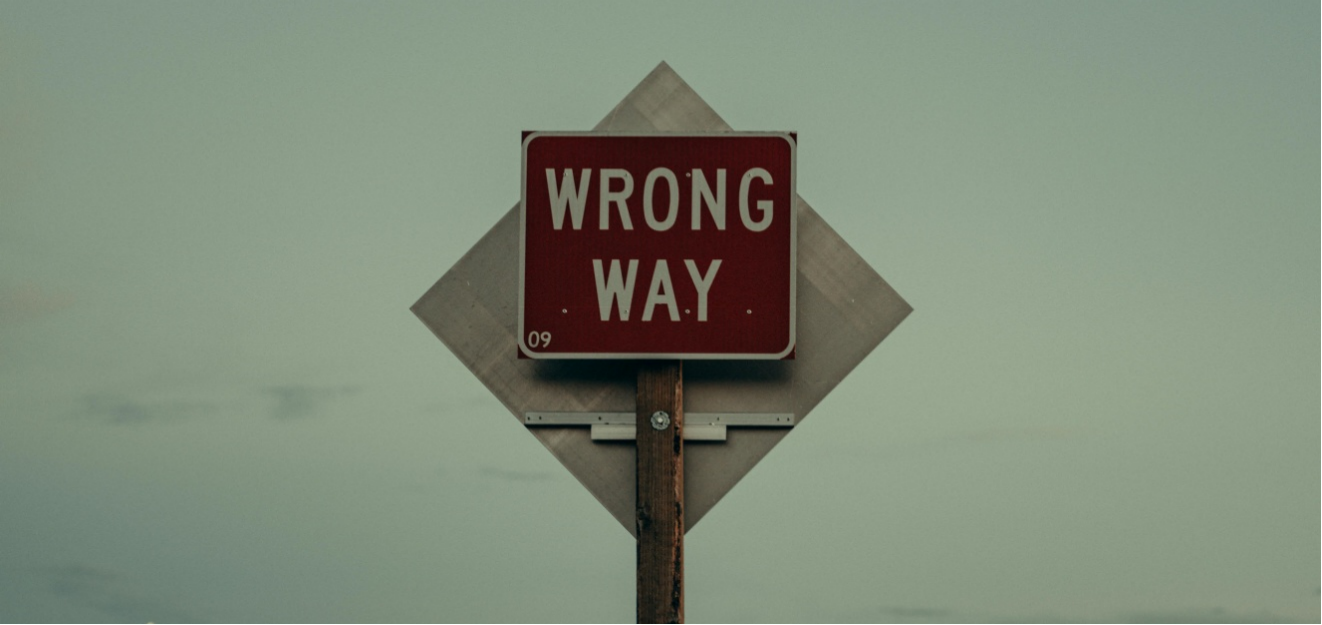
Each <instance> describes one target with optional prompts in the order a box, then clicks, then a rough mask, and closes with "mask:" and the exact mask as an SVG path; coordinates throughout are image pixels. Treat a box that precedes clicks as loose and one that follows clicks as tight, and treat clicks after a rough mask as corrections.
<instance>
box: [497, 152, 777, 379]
mask: <svg viewBox="0 0 1322 625" xmlns="http://www.w3.org/2000/svg"><path fill="white" fill-rule="evenodd" d="M794 162H795V137H794V135H792V134H789V133H765V132H763V133H748V132H725V133H704V134H676V133H663V134H658V133H651V134H623V133H610V134H602V133H565V132H559V133H544V132H534V133H526V135H525V137H524V141H523V181H522V182H523V185H522V201H521V203H520V206H521V210H520V227H521V232H520V266H519V331H518V337H519V348H520V352H521V354H522V355H523V356H526V357H531V358H593V359H599V358H684V359H690V360H691V359H721V360H740V359H781V358H785V357H787V356H789V355H790V354H791V352H792V350H793V349H794V321H795V314H794V305H795V297H794V286H795V232H796V227H795V212H794V198H795V176H794V173H795V172H794Z"/></svg>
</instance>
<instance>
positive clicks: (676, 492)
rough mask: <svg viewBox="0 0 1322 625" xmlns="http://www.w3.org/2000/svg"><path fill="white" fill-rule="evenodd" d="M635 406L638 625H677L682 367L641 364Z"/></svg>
mask: <svg viewBox="0 0 1322 625" xmlns="http://www.w3.org/2000/svg"><path fill="white" fill-rule="evenodd" d="M637 406H638V414H637V429H638V434H637V438H638V499H637V504H638V507H637V520H636V521H635V523H636V527H637V530H638V622H639V623H683V622H684V367H683V364H682V363H681V362H680V361H678V360H664V361H647V362H643V363H641V364H640V365H639V368H638V403H637ZM657 413H664V415H665V416H664V417H663V416H662V415H661V414H657ZM654 415H655V418H654ZM667 420H668V423H665V422H666V421H667ZM662 424H664V426H665V427H664V428H662V429H657V427H656V426H659V425H662Z"/></svg>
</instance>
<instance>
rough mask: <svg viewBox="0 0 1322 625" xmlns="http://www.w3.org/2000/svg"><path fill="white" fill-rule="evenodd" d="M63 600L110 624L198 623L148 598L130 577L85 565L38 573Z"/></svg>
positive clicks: (188, 614)
mask: <svg viewBox="0 0 1322 625" xmlns="http://www.w3.org/2000/svg"><path fill="white" fill-rule="evenodd" d="M36 573H37V574H38V575H40V576H42V577H44V578H45V584H46V588H47V589H48V590H49V591H50V592H51V594H53V595H55V596H56V597H58V598H59V599H60V600H63V601H66V602H68V603H70V604H72V605H76V606H79V607H82V608H86V609H90V610H93V611H96V612H98V613H100V614H103V615H105V616H106V620H108V621H126V622H139V623H150V622H171V623H197V622H200V621H199V619H198V618H197V615H196V614H191V613H189V612H188V611H186V610H183V609H181V608H180V607H178V606H175V605H172V604H170V603H169V602H168V601H163V600H160V599H157V598H153V597H151V596H149V595H148V594H147V593H144V592H143V591H142V590H141V589H140V588H137V587H136V585H135V584H133V581H132V580H131V579H129V577H128V576H127V575H125V574H124V573H121V572H119V571H115V570H112V569H107V568H104V567H98V566H92V565H88V564H82V563H73V564H64V565H59V566H52V567H45V568H39V569H36Z"/></svg>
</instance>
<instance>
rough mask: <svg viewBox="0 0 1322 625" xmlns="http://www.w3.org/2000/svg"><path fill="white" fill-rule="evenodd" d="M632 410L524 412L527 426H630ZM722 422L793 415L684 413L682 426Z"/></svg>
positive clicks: (769, 423)
mask: <svg viewBox="0 0 1322 625" xmlns="http://www.w3.org/2000/svg"><path fill="white" fill-rule="evenodd" d="M636 419H637V417H636V416H635V415H634V413H632V412H525V413H523V422H524V423H525V424H527V425H550V426H556V425H633V424H634V422H635V420H636ZM694 425H724V426H735V427H759V428H768V427H771V428H775V427H782V428H787V427H792V426H793V425H794V414H793V413H789V412H686V413H684V427H690V426H694Z"/></svg>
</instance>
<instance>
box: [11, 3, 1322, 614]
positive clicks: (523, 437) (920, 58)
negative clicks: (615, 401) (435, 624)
mask: <svg viewBox="0 0 1322 625" xmlns="http://www.w3.org/2000/svg"><path fill="white" fill-rule="evenodd" d="M1318 24H1319V9H1318V6H1317V4H1316V3H1312V2H1271V3H1247V2H1241V3H1213V2H1191V3H1175V2H1163V3H1120V2H1108V3H971V4H964V3H856V4H852V3H851V4H845V3H812V4H808V3H804V4H771V3H723V4H716V5H709V4H702V3H697V4H681V3H664V4H662V3H652V4H648V5H643V4H622V3H599V4H598V3H586V4H585V3H572V4H571V3H555V4H552V3H545V4H525V3H482V4H477V3H472V4H448V3H438V2H430V3H373V4H368V3H353V4H350V3H329V2H323V3H299V4H295V3H256V2H254V3H238V2H231V3H129V2H120V3H60V2H31V3H30V2H12V1H4V2H0V502H3V512H0V621H127V622H145V621H157V622H160V621H277V622H278V621H365V620H369V621H416V620H425V621H630V620H632V619H633V601H634V597H633V584H634V580H633V575H634V560H633V558H634V550H633V544H632V538H631V537H630V536H629V534H628V533H627V532H625V531H624V530H622V529H621V528H620V526H619V524H618V523H617V522H616V521H615V520H614V519H613V518H612V517H611V516H610V515H609V514H608V513H606V511H605V510H604V509H602V508H601V506H600V505H599V504H598V503H597V502H596V501H595V500H594V499H593V498H592V497H591V496H590V495H589V494H588V493H587V491H585V490H584V489H583V488H582V487H581V486H579V484H578V483H577V482H576V481H575V480H574V479H573V478H572V477H571V476H570V475H569V474H568V473H567V472H566V471H565V470H564V469H563V468H562V467H560V466H559V463H558V462H556V461H555V459H554V458H553V457H552V456H551V455H550V454H549V453H547V452H546V451H545V449H543V448H542V446H541V445H540V443H538V442H537V441H536V440H535V439H534V438H533V437H532V436H530V435H528V434H527V433H526V432H525V431H523V427H522V426H521V425H519V424H518V423H517V422H516V421H515V419H514V418H512V417H511V416H510V415H509V413H508V412H507V411H505V409H504V408H503V407H502V406H501V405H500V404H499V403H498V402H497V401H496V400H495V399H494V398H493V397H492V396H491V395H490V394H489V393H488V391H487V390H486V389H485V388H484V387H483V386H482V384H481V383H480V382H478V381H477V379H476V378H474V377H473V375H471V374H470V373H469V372H468V371H467V370H466V369H465V368H464V367H463V365H461V364H460V363H459V362H458V361H457V360H456V359H455V358H454V357H453V356H452V355H451V354H450V353H449V352H448V350H447V349H446V348H445V347H444V345H442V344H441V343H440V342H439V341H437V340H436V339H435V338H434V337H433V336H432V335H431V333H430V332H428V331H427V330H426V328H425V327H423V326H422V324H421V323H419V322H418V321H417V319H416V318H415V317H414V316H413V315H412V314H411V313H410V312H409V310H408V307H409V305H410V304H412V303H413V302H414V301H415V300H416V299H417V298H418V297H419V296H420V295H421V294H422V293H423V291H425V290H426V289H427V288H428V287H429V286H430V285H431V284H432V283H433V282H434V281H435V280H436V279H437V278H439V277H440V276H441V275H442V274H443V273H444V272H445V271H446V270H447V269H448V268H449V267H450V266H451V265H452V264H453V263H454V262H455V261H456V260H457V259H458V258H459V257H460V256H461V255H462V254H463V253H464V252H465V251H466V250H467V249H469V248H470V247H471V246H472V245H473V244H474V243H475V242H476V241H477V240H478V239H479V238H480V237H481V236H482V234H483V233H485V232H486V231H487V229H489V228H490V227H491V226H492V225H493V224H494V223H495V222H496V220H497V219H498V218H499V217H500V216H501V215H503V214H504V213H505V212H506V211H507V210H508V209H509V207H510V206H511V205H512V204H513V203H514V202H516V201H517V199H518V174H519V152H518V145H519V144H518V137H519V132H520V131H521V130H525V129H540V130H582V129H588V128H590V127H591V126H592V125H593V124H595V123H596V122H597V121H598V120H599V119H600V118H601V117H602V116H603V115H604V114H605V113H606V112H608V111H609V110H610V108H611V107H612V106H613V105H614V104H615V103H616V102H618V101H619V100H620V98H622V97H623V96H624V95H625V94H626V93H628V91H629V90H630V89H631V88H633V86H634V85H635V84H637V82H638V81H639V80H641V79H642V78H643V77H644V76H645V75H646V74H647V73H648V72H649V71H650V70H651V69H652V68H653V67H654V66H656V64H657V63H658V62H660V61H662V60H665V61H666V62H668V63H669V64H670V65H671V66H672V67H673V68H674V69H675V70H676V71H677V72H678V73H679V75H680V76H682V77H683V78H684V79H685V80H687V81H688V83H689V84H690V85H691V86H692V87H693V88H694V89H695V90H696V91H697V92H698V93H699V94H700V95H701V96H702V97H703V98H705V99H706V100H707V102H708V103H709V104H711V105H712V107H713V108H714V109H715V110H716V111H717V112H718V113H720V114H721V115H722V116H723V117H724V118H725V119H726V120H727V121H728V122H729V123H730V124H731V125H732V126H733V127H735V128H736V129H740V130H794V131H797V132H798V133H799V141H800V143H799V151H798V167H799V171H798V189H799V193H800V194H801V195H802V196H803V197H804V198H805V199H807V200H808V201H809V202H811V204H812V205H813V207H814V208H815V209H816V210H817V211H818V212H819V213H820V214H821V215H822V217H824V218H825V219H826V220H827V222H829V223H830V224H831V225H832V226H833V227H834V228H835V229H836V230H837V231H839V232H840V233H841V234H842V235H843V236H844V238H845V239H846V240H847V241H848V242H849V243H850V244H851V245H852V246H853V247H854V248H855V249H856V250H857V251H858V253H859V254H860V255H861V256H862V257H863V258H865V259H866V260H867V261H868V262H869V263H870V264H871V265H872V266H873V267H874V268H876V269H877V271H878V272H879V273H880V274H881V275H882V276H884V277H885V278H886V279H887V280H888V281H889V282H890V283H891V285H892V286H894V287H895V288H896V289H897V290H898V291H899V292H900V293H901V294H902V295H903V296H904V297H905V298H906V299H907V300H908V301H909V302H910V303H911V304H913V306H914V308H915V312H914V313H913V315H911V316H910V317H909V318H908V319H907V320H906V321H905V322H904V323H903V324H901V326H900V327H899V329H898V330H896V331H895V333H894V334H892V335H891V336H890V337H889V338H888V339H887V340H886V341H885V342H884V343H883V344H882V345H881V347H880V348H879V349H878V350H877V351H876V352H874V353H873V354H872V355H871V356H870V357H869V358H868V359H867V360H865V361H864V363H863V364H862V365H861V366H859V368H858V369H856V370H855V371H854V372H853V373H852V374H851V375H850V376H849V377H848V378H846V379H845V380H844V382H843V383H842V384H841V385H840V386H839V387H838V388H837V389H836V390H835V391H834V392H833V394H832V395H830V396H829V397H828V398H827V399H826V400H825V401H824V402H823V403H822V404H821V405H820V406H818V407H817V409H816V410H815V411H814V412H813V418H812V419H811V420H810V421H808V422H806V423H804V424H803V426H802V427H800V428H798V429H797V430H796V431H794V432H793V433H791V434H790V436H789V437H788V438H786V439H785V441H784V442H783V443H782V444H781V445H779V446H778V447H777V448H776V449H775V450H774V451H773V452H772V453H771V454H770V455H769V456H768V457H767V458H766V459H765V460H764V461H763V462H762V463H761V464H760V465H758V467H757V468H756V469H755V470H754V471H753V472H752V473H750V474H749V475H748V476H747V477H746V478H745V479H744V481H743V482H741V483H740V484H739V485H738V486H737V487H736V488H735V489H734V490H733V491H732V492H731V493H730V495H729V496H727V497H726V498H725V499H724V500H723V501H722V502H721V503H720V505H718V506H717V507H716V509H715V510H714V511H713V512H712V513H711V514H709V515H708V516H707V517H705V518H704V519H703V521H702V523H701V525H699V526H697V527H695V529H694V530H693V532H692V533H690V534H689V535H688V540H687V553H686V560H687V579H688V586H687V613H688V618H689V620H690V621H692V622H710V621H727V622H729V621H734V622H740V621H919V622H926V621H1006V620H1009V621H1036V620H1050V621H1143V622H1181V621H1189V620H1194V621H1311V622H1317V621H1318V620H1319V618H1320V613H1319V585H1320V580H1319V552H1320V546H1319V507H1320V506H1322V500H1320V497H1319V489H1320V485H1319V439H1320V433H1319V411H1320V408H1319V382H1318V380H1319V375H1320V371H1319V356H1318V354H1319V352H1318V345H1319V343H1320V340H1319V330H1318V327H1319V283H1320V278H1319V271H1318V267H1319V263H1318V249H1319V247H1318V246H1319V214H1320V211H1319V176H1318V170H1319V149H1318V145H1319V144H1318V137H1319V122H1318V120H1319V95H1318V94H1319V63H1318V58H1319V43H1318V42H1319V28H1318ZM786 527H791V528H794V531H790V532H787V531H785V528H786Z"/></svg>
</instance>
